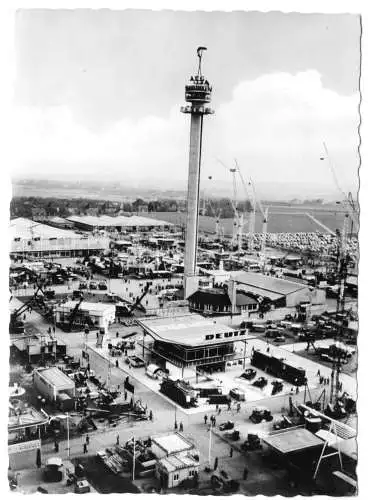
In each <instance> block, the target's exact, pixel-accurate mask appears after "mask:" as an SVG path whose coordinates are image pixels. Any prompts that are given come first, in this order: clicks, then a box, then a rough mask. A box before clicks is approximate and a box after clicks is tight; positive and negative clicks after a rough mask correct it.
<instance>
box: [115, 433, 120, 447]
mask: <svg viewBox="0 0 368 500" xmlns="http://www.w3.org/2000/svg"><path fill="white" fill-rule="evenodd" d="M119 444H120V436H119V434H117V435H116V446H119Z"/></svg>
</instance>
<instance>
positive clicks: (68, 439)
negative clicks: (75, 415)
mask: <svg viewBox="0 0 368 500" xmlns="http://www.w3.org/2000/svg"><path fill="white" fill-rule="evenodd" d="M66 432H67V450H68V458H70V433H69V412H67V414H66Z"/></svg>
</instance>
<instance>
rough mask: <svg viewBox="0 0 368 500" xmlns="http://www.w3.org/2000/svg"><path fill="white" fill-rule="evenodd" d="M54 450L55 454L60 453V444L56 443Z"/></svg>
mask: <svg viewBox="0 0 368 500" xmlns="http://www.w3.org/2000/svg"><path fill="white" fill-rule="evenodd" d="M54 450H55V453H58V452H59V443H58V442H57V441H55V443H54Z"/></svg>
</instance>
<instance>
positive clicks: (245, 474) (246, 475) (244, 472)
mask: <svg viewBox="0 0 368 500" xmlns="http://www.w3.org/2000/svg"><path fill="white" fill-rule="evenodd" d="M248 472H249V471H248V469H247V468H246V467H245V468H244V471H243V479H244V481H246V479H247V477H248Z"/></svg>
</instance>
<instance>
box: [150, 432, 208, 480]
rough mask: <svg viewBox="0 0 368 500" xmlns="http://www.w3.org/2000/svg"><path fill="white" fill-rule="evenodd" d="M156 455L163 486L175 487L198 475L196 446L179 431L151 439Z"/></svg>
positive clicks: (157, 467) (158, 472) (158, 473)
mask: <svg viewBox="0 0 368 500" xmlns="http://www.w3.org/2000/svg"><path fill="white" fill-rule="evenodd" d="M151 444H152V453H153V454H154V455H156V457H157V458H158V461H157V462H156V477H157V479H158V480H159V481H160V484H161V485H162V487H163V488H175V486H178V485H179V484H180V483H181V482H182V481H184V480H186V479H192V478H194V476H196V475H198V469H199V460H198V451H197V449H196V448H195V446H194V445H193V444H192V443H191V442H190V441H188V440H187V439H185V437H184V436H182V435H181V434H179V433H178V432H175V433H172V434H166V435H163V436H154V437H152V439H151Z"/></svg>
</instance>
